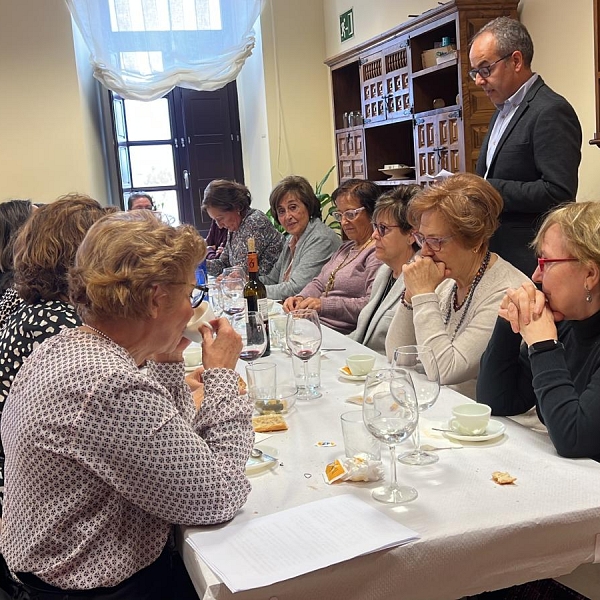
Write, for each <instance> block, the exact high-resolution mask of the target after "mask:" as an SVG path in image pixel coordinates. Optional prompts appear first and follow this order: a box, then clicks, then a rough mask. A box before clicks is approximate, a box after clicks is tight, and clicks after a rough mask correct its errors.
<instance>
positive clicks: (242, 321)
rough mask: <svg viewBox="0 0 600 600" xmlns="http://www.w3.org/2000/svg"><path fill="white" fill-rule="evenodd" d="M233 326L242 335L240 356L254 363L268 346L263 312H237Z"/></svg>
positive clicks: (233, 318)
mask: <svg viewBox="0 0 600 600" xmlns="http://www.w3.org/2000/svg"><path fill="white" fill-rule="evenodd" d="M231 326H232V327H233V329H234V330H235V331H237V332H238V333H239V334H240V335H241V336H242V345H243V347H242V351H241V352H240V358H241V359H242V360H245V361H246V362H247V363H249V364H252V363H253V362H254V361H255V360H256V359H257V358H260V357H261V356H262V355H263V353H264V351H265V349H266V347H267V333H266V331H265V325H264V322H263V320H262V316H261V314H260V313H259V312H257V311H253V310H249V311H247V312H244V313H240V314H235V315H233V317H232V321H231Z"/></svg>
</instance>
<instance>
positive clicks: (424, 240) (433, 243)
mask: <svg viewBox="0 0 600 600" xmlns="http://www.w3.org/2000/svg"><path fill="white" fill-rule="evenodd" d="M413 237H414V238H415V242H417V244H418V245H419V248H422V247H423V246H424V245H425V244H427V245H428V246H429V247H430V248H431V250H433V251H434V252H439V251H440V250H441V249H442V244H443V243H444V242H446V241H448V240H450V239H452V238H453V237H454V236H453V235H447V236H446V237H425V236H424V235H423V234H422V233H419V232H418V231H414V232H413Z"/></svg>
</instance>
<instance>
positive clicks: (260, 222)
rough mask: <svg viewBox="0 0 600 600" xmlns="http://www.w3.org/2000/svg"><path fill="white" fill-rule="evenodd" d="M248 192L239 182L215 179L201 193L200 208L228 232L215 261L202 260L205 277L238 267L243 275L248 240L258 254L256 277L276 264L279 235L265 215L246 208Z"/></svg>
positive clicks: (280, 239)
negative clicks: (204, 264)
mask: <svg viewBox="0 0 600 600" xmlns="http://www.w3.org/2000/svg"><path fill="white" fill-rule="evenodd" d="M251 202H252V197H251V196H250V190H249V189H248V188H247V187H246V186H245V185H242V184H241V183H236V182H235V181H227V180H225V179H215V180H214V181H211V182H210V183H209V184H208V186H207V187H206V190H204V199H203V200H202V208H203V209H204V210H205V211H206V212H207V213H208V216H209V217H210V218H211V219H213V221H215V222H216V224H217V227H221V228H226V229H227V230H228V232H229V233H228V236H227V243H226V244H225V248H224V249H223V252H221V254H220V256H219V258H213V259H210V260H207V261H206V270H207V272H208V274H209V275H214V276H216V275H220V274H221V273H222V271H223V269H225V268H227V267H233V266H240V267H241V268H243V269H244V272H246V266H247V263H248V238H251V237H252V238H254V240H255V242H256V253H257V254H258V266H259V275H260V276H261V277H263V276H265V275H266V274H267V273H269V272H270V271H271V269H272V268H273V265H274V264H275V263H276V262H277V259H278V258H279V255H280V254H281V250H282V249H283V236H282V235H281V233H279V231H277V229H275V227H273V224H272V223H271V221H269V219H268V218H267V216H266V215H265V214H263V213H262V212H260V210H256V209H255V208H250V203H251Z"/></svg>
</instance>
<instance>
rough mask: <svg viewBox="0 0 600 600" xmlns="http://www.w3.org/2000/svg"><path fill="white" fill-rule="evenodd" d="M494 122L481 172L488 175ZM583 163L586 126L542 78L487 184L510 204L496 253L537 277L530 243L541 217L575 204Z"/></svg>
mask: <svg viewBox="0 0 600 600" xmlns="http://www.w3.org/2000/svg"><path fill="white" fill-rule="evenodd" d="M497 118H498V112H496V113H495V114H494V116H493V117H492V121H491V123H490V127H489V130H488V134H487V135H486V137H485V139H484V141H483V145H482V147H481V151H480V152H479V159H478V160H477V167H476V172H477V174H478V175H481V176H482V177H483V176H484V175H485V172H486V155H487V149H488V141H489V136H490V133H491V131H492V128H493V126H494V122H495V121H496V119H497ZM580 162H581V126H580V124H579V120H578V119H577V115H576V114H575V111H574V110H573V107H572V106H571V105H570V104H569V103H568V102H567V100H565V99H564V98H563V97H562V96H559V95H558V94H557V93H555V92H553V91H552V90H551V89H550V88H549V87H548V86H547V85H546V84H545V83H544V81H543V80H542V78H541V77H538V79H537V81H536V82H535V83H534V84H533V85H532V86H531V89H530V90H529V91H528V92H527V94H526V95H525V98H524V100H523V102H521V104H520V105H519V108H518V109H517V112H516V113H515V114H514V116H513V118H512V119H511V121H510V123H509V124H508V127H507V128H506V131H505V132H504V133H503V135H502V137H501V138H500V142H499V143H498V148H497V149H496V152H495V154H494V156H493V158H492V163H491V165H490V167H489V169H488V174H487V180H488V181H489V182H490V183H491V184H492V185H493V186H494V187H495V188H496V189H497V190H498V191H499V192H500V195H501V196H502V199H503V200H504V209H503V212H502V215H501V224H500V227H499V229H498V231H496V233H495V234H494V236H493V238H492V240H491V242H490V249H491V250H492V251H494V252H497V253H498V254H499V255H500V256H502V258H504V259H506V260H508V262H510V263H512V264H513V265H514V266H516V267H517V268H518V269H520V270H521V271H522V272H523V273H525V274H527V275H531V274H532V273H533V271H534V269H535V257H534V254H533V252H532V251H531V250H530V249H529V247H528V244H529V242H530V241H531V240H532V239H533V236H534V234H535V231H536V229H537V226H538V225H539V221H540V218H541V216H542V215H543V214H544V213H546V212H547V211H549V210H550V209H551V208H553V207H555V206H557V205H559V204H561V203H563V202H566V201H569V200H574V199H575V196H576V194H577V184H578V169H579V163H580Z"/></svg>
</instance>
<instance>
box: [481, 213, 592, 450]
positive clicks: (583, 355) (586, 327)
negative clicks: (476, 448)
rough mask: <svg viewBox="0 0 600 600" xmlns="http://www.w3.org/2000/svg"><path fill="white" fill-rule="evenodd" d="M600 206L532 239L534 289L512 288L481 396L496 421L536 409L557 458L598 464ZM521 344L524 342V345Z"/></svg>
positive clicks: (486, 361)
mask: <svg viewBox="0 0 600 600" xmlns="http://www.w3.org/2000/svg"><path fill="white" fill-rule="evenodd" d="M599 229H600V204H598V203H596V202H577V203H572V204H567V205H565V206H563V207H560V208H557V209H555V210H554V211H552V212H551V213H550V214H549V215H548V216H547V217H546V218H545V220H544V222H543V223H542V226H541V227H540V230H539V232H538V234H537V236H536V238H535V239H534V241H533V246H534V248H535V249H536V251H537V253H538V256H540V258H538V267H537V269H536V270H535V273H534V274H533V281H534V282H536V283H538V284H541V287H542V291H540V290H538V289H537V288H536V287H535V286H534V285H533V283H530V282H527V283H524V284H523V285H522V286H521V287H519V288H517V289H509V290H508V291H507V293H506V296H505V297H504V299H503V300H502V304H501V306H500V317H501V318H499V319H498V320H497V322H496V327H495V329H494V332H493V335H492V338H491V340H490V343H489V345H488V347H487V350H486V351H485V353H484V355H483V358H482V360H481V372H480V374H479V380H478V382H477V397H478V398H479V399H480V401H481V402H485V403H486V404H489V405H490V406H491V407H492V413H493V414H495V415H504V416H507V415H519V414H522V413H525V412H526V411H527V410H528V409H530V408H532V407H533V406H535V407H536V409H537V413H538V416H539V418H540V419H541V420H542V421H543V423H544V424H545V425H546V427H547V429H548V434H549V436H550V439H551V440H552V443H553V444H554V446H555V447H556V450H557V452H558V454H560V455H561V456H565V457H567V458H583V457H587V458H593V459H594V460H598V461H600V437H599V436H598V427H599V426H600V403H599V402H598V396H599V394H600V344H599V343H598V342H599V341H600V241H599V239H598V230H599ZM522 342H525V344H523V343H522Z"/></svg>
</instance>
